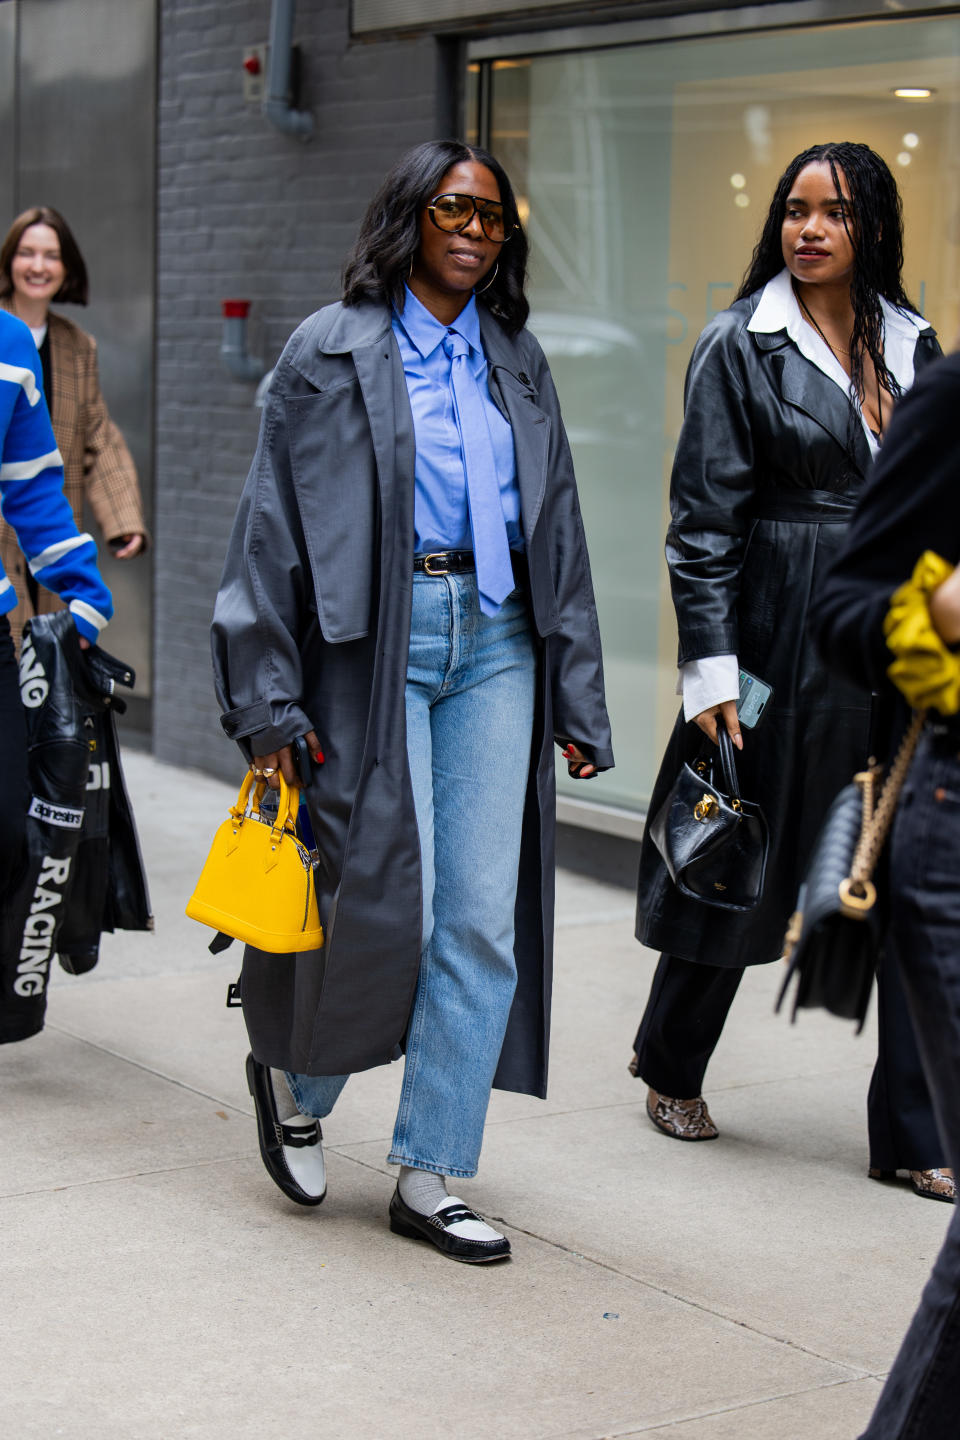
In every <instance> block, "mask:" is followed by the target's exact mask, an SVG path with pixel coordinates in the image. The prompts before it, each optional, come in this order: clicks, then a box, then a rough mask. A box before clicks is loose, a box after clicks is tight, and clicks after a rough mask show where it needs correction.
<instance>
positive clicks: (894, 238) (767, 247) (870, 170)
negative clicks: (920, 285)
mask: <svg viewBox="0 0 960 1440" xmlns="http://www.w3.org/2000/svg"><path fill="white" fill-rule="evenodd" d="M815 164H826V165H829V166H830V174H831V175H832V177H833V183H834V184H835V185H836V187H837V194H838V195H842V194H843V191H842V190H841V188H840V176H839V174H838V171H842V173H843V177H844V179H845V180H846V182H847V190H848V191H849V194H850V205H849V207H848V206H844V212H843V213H844V228H845V229H846V232H847V235H848V236H849V237H850V243H851V245H852V246H853V253H854V264H853V279H852V280H851V282H850V300H851V303H852V305H853V335H852V338H851V342H850V370H851V375H850V379H851V383H852V385H853V388H854V390H855V391H856V393H857V395H859V396H860V397H861V398H862V396H863V393H864V389H863V357H864V355H865V354H866V355H869V356H870V359H871V360H872V361H873V367H874V370H875V371H876V376H877V383H878V385H882V386H883V388H884V390H886V391H887V392H888V394H890V395H893V396H895V397H896V396H898V395H899V394H900V386H899V385H898V384H897V382H896V380H895V379H894V377H893V376H892V375H891V374H890V371H889V370H888V369H887V366H886V363H885V361H884V358H883V313H882V311H881V309H880V296H881V295H882V296H883V298H884V299H885V300H886V301H887V302H888V303H889V304H891V305H895V306H896V307H897V308H898V309H899V310H911V311H916V306H915V305H913V304H911V302H910V300H909V299H908V297H907V295H906V293H905V292H904V288H903V278H902V271H903V204H902V202H901V200H900V192H899V190H898V189H897V182H896V180H894V178H893V176H892V175H891V173H890V170H889V168H888V166H887V164H886V162H885V161H884V160H882V159H881V157H880V156H879V155H878V154H877V152H876V151H875V150H871V149H870V147H869V145H859V144H857V143H855V142H854V141H849V140H840V141H834V142H831V143H829V144H826V145H811V146H810V148H809V149H808V150H804V151H803V152H802V153H801V154H799V155H796V156H794V158H793V159H792V160H791V161H790V164H789V165H788V166H787V168H786V170H784V172H783V174H782V175H781V176H780V179H779V181H778V182H777V188H776V190H775V191H774V195H773V199H772V201H771V202H770V210H769V212H768V214H767V218H766V221H765V222H764V226H763V230H762V231H761V234H760V239H759V240H758V241H757V245H756V249H755V250H754V252H753V258H752V260H751V262H750V265H749V266H748V268H747V272H746V274H745V275H744V277H743V282H742V284H741V286H740V289H739V291H738V292H737V299H738V300H743V299H745V298H746V296H748V295H752V294H753V293H754V291H756V290H760V289H762V288H763V286H764V285H766V283H767V281H768V280H772V279H773V277H774V276H775V275H779V273H780V271H781V270H782V269H783V248H782V245H781V239H780V232H781V227H782V225H783V217H784V213H785V211H786V205H787V200H788V199H789V197H790V191H791V190H792V189H793V185H794V181H795V180H796V178H797V176H798V175H799V174H800V171H801V170H803V169H804V167H805V166H807V165H815ZM848 209H849V211H850V220H849V223H848V220H847V212H848Z"/></svg>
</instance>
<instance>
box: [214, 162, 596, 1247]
mask: <svg viewBox="0 0 960 1440" xmlns="http://www.w3.org/2000/svg"><path fill="white" fill-rule="evenodd" d="M526 257H527V242H526V236H525V235H524V232H523V229H522V227H521V225H520V221H519V216H518V213H517V206H516V202H515V199H514V194H513V189H512V187H511V185H510V181H509V179H508V177H507V175H506V173H505V172H504V170H503V168H502V166H501V165H500V164H499V163H498V162H497V160H496V159H495V158H494V157H493V156H492V155H490V154H488V153H487V152H485V151H482V150H477V149H471V148H469V147H468V146H466V145H463V144H460V143H459V142H456V141H435V142H431V143H430V144H427V145H422V146H419V147H418V148H417V149H416V150H413V151H411V152H410V153H409V154H407V155H405V156H404V157H403V158H402V159H401V160H400V161H398V163H397V164H396V165H395V166H394V168H393V170H392V171H391V172H390V174H389V175H388V176H387V178H386V180H385V181H384V183H383V185H382V186H381V188H380V190H379V192H378V193H377V195H376V196H375V197H374V199H373V200H372V202H371V204H370V206H369V208H368V210H367V214H366V216H365V218H364V221H363V223H362V225H361V228H360V234H359V236H358V238H357V241H356V244H355V245H354V248H353V250H352V252H351V254H350V256H349V258H348V261H347V264H346V268H345V273H344V293H343V301H342V302H341V303H340V304H338V305H332V306H329V307H328V308H327V309H325V310H321V311H319V312H318V313H317V314H315V315H312V316H310V317H309V319H307V320H306V321H305V322H304V324H303V325H302V326H301V327H300V329H299V330H298V331H297V332H296V333H295V334H294V336H293V337H292V338H291V340H290V342H289V344H288V345H287V348H286V350H285V351H284V354H283V356H282V358H281V360H280V363H279V365H278V366H277V369H276V372H275V374H274V379H273V381H272V383H271V387H270V393H269V396H268V401H267V406H266V408H265V411H264V419H263V425H262V429H261V436H260V445H259V449H258V452H257V456H256V458H255V460H254V463H253V467H252V469H251V471H250V476H249V478H248V481H247V485H246V488H245V491H244V495H243V498H242V500H241V503H240V509H239V512H238V514H237V519H236V523H235V527H234V532H233V537H232V540H231V543H230V548H229V552H228V555H227V561H226V566H225V569H224V575H223V581H222V584H221V589H220V594H219V596H218V600H217V605H216V610H215V614H214V657H215V669H216V678H217V690H218V694H219V697H220V700H221V703H222V707H223V712H224V713H223V725H224V729H225V730H226V732H227V734H228V735H229V736H230V737H231V738H232V739H235V740H238V741H239V742H240V744H241V746H242V748H243V751H244V754H245V756H246V757H247V758H248V759H250V760H252V765H253V768H254V774H255V775H258V777H263V778H264V779H265V781H266V782H267V783H269V784H270V785H272V786H275V785H278V784H279V779H278V775H277V772H278V771H279V772H281V773H282V774H283V775H284V776H285V777H286V779H287V781H288V782H292V781H294V780H295V779H296V775H295V772H294V769H293V755H292V751H291V743H292V742H293V741H294V740H296V739H297V737H299V736H303V737H305V739H306V742H307V748H308V749H309V752H310V754H311V756H312V757H313V762H314V763H313V764H312V766H311V770H310V774H309V775H308V776H302V777H301V778H302V779H303V780H304V781H305V782H306V785H305V790H304V796H305V800H306V804H307V807H308V810H309V814H310V819H311V822H312V827H313V833H314V835H315V836H316V839H317V845H318V849H319V853H320V865H319V868H318V869H317V871H316V874H317V877H318V882H317V883H318V892H319V893H318V900H319V908H320V916H321V920H322V923H323V928H324V931H325V932H326V946H325V950H324V951H323V952H307V953H304V954H300V955H296V956H291V957H290V959H289V964H287V965H285V966H283V967H281V966H278V964H277V957H276V956H268V955H263V954H261V953H260V952H259V951H256V950H254V949H252V948H251V947H248V948H247V950H246V953H245V955H244V961H243V977H242V982H241V990H242V995H243V1009H244V1017H245V1019H246V1022H247V1028H248V1031H249V1035H250V1043H251V1050H252V1053H251V1055H250V1056H249V1058H248V1061H247V1075H248V1081H249V1084H250V1088H251V1092H252V1093H253V1095H254V1099H255V1103H256V1109H257V1118H258V1123H259V1133H260V1150H261V1155H262V1157H263V1160H264V1164H265V1166H266V1168H267V1171H268V1173H269V1174H270V1176H271V1178H272V1179H273V1180H274V1182H275V1183H276V1184H277V1185H278V1186H279V1187H280V1188H281V1189H282V1190H283V1192H284V1193H285V1194H286V1195H287V1196H288V1197H289V1198H291V1199H292V1200H295V1201H296V1202H297V1203H299V1204H302V1205H317V1204H319V1203H320V1201H321V1200H322V1199H323V1197H324V1194H325V1192H326V1174H325V1170H324V1165H323V1155H322V1150H321V1146H320V1139H321V1137H320V1126H319V1123H318V1122H319V1120H320V1119H321V1118H322V1117H324V1116H326V1115H327V1114H329V1112H330V1110H331V1109H332V1108H333V1105H334V1103H335V1102H336V1100H337V1098H338V1096H339V1094H340V1092H341V1090H342V1089H343V1087H344V1085H345V1084H346V1082H347V1079H348V1077H349V1074H350V1073H351V1072H353V1071H356V1070H363V1069H368V1068H369V1067H371V1066H373V1065H380V1064H384V1063H386V1062H387V1061H389V1060H391V1059H395V1058H397V1057H398V1056H399V1055H400V1053H401V1049H402V1050H403V1051H405V1054H406V1060H405V1065H404V1077H403V1086H402V1090H401V1095H400V1104H399V1108H398V1111H397V1115H396V1120H395V1125H394V1132H393V1144H392V1146H391V1149H390V1154H389V1155H388V1157H387V1159H388V1163H389V1164H391V1165H396V1166H398V1167H399V1179H398V1183H397V1189H396V1192H395V1194H394V1196H393V1198H392V1200H391V1202H390V1211H389V1214H390V1226H391V1229H392V1230H393V1231H394V1232H395V1233H397V1234H399V1235H403V1236H407V1237H409V1238H413V1239H419V1240H424V1241H427V1242H429V1243H430V1244H432V1245H434V1246H436V1248H437V1249H438V1250H440V1251H441V1252H442V1253H443V1254H444V1255H446V1256H448V1257H449V1258H451V1259H455V1260H460V1261H466V1262H470V1263H477V1262H482V1261H489V1260H499V1259H503V1258H504V1257H505V1256H507V1255H508V1254H509V1253H510V1242H509V1240H508V1239H507V1238H506V1236H504V1235H502V1234H500V1233H499V1232H498V1231H497V1230H496V1229H494V1228H493V1226H491V1225H488V1224H487V1223H486V1222H485V1221H484V1220H482V1219H481V1218H480V1217H479V1216H477V1215H476V1214H474V1213H473V1212H472V1211H471V1210H469V1209H468V1208H467V1207H466V1206H465V1205H464V1204H463V1203H462V1202H461V1201H460V1200H459V1199H457V1198H456V1196H452V1195H448V1194H447V1190H446V1184H445V1177H446V1176H455V1177H457V1179H458V1180H462V1179H464V1178H468V1177H470V1176H472V1175H474V1174H475V1173H476V1169H477V1164H478V1161H479V1155H480V1147H481V1141H482V1138H483V1127H484V1120H485V1116H486V1110H487V1104H488V1101H489V1097H490V1090H491V1086H492V1085H494V1084H495V1085H497V1086H500V1087H501V1088H504V1089H510V1090H519V1091H523V1092H527V1093H531V1094H537V1095H542V1094H543V1093H544V1089H545V1084H546V1064H547V1047H548V1035H547V1026H548V1016H549V1004H548V1003H547V1001H546V999H545V997H547V996H548V995H549V989H550V969H551V959H552V913H553V889H552V886H553V831H554V786H553V770H554V759H553V754H554V749H553V747H554V742H556V744H557V745H559V746H560V747H561V748H562V752H563V755H564V757H565V758H566V760H567V762H568V768H569V773H570V774H571V775H572V776H573V777H575V778H578V779H583V780H586V779H589V778H590V777H591V776H593V775H595V774H597V773H598V771H600V770H605V769H607V768H609V767H610V766H611V765H612V763H613V756H612V753H611V749H610V731H609V723H608V721H607V714H606V706H605V702H604V692H603V677H602V668H601V662H600V639H599V632H598V626H597V618H596V612H595V608H594V602H593V588H592V584H591V581H590V573H589V567H588V563H587V555H586V544H585V541H584V535H583V527H582V523H581V520H580V508H579V503H578V499H577V492H576V484H575V481H574V476H573V467H572V463H571V460H570V451H569V447H568V445H567V440H566V435H565V433H564V428H563V422H562V420H561V417H560V411H559V407H558V404H557V397H556V392H555V390H554V387H553V381H552V379H551V376H550V371H549V369H548V368H547V363H546V360H545V358H544V355H543V351H542V350H541V349H540V346H539V345H538V343H537V341H536V340H535V339H534V338H533V336H532V335H530V334H529V332H528V331H527V330H526V329H525V328H524V327H525V321H526V318H527V310H528V306H527V300H526V295H525V293H524V280H525V270H526Z"/></svg>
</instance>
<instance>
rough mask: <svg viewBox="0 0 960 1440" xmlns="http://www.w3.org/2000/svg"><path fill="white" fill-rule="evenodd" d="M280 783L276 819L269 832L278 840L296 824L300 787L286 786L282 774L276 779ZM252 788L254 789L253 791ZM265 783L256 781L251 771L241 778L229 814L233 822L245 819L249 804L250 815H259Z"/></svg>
mask: <svg viewBox="0 0 960 1440" xmlns="http://www.w3.org/2000/svg"><path fill="white" fill-rule="evenodd" d="M277 778H278V779H279V781H280V800H279V803H278V805H277V818H276V819H275V820H274V821H273V824H272V826H271V830H272V832H273V833H274V835H275V836H276V837H277V838H278V839H279V837H280V835H281V834H282V833H283V831H284V830H290V831H293V830H294V829H295V827H296V823H297V811H298V810H299V808H300V787H299V785H288V784H287V782H286V780H284V778H283V774H282V772H281V773H280V774H279V775H278V777H277ZM254 786H256V788H255V789H254ZM266 789H267V782H266V781H265V780H263V779H258V778H257V777H256V776H255V775H254V773H253V771H252V770H248V771H247V773H246V775H244V777H243V783H242V784H241V786H240V793H239V795H238V796H237V803H236V804H235V805H234V806H233V807H232V808H231V810H230V814H231V815H232V816H233V818H234V820H243V819H245V818H246V814H247V805H248V803H249V804H250V807H251V813H252V814H254V815H259V813H260V802H261V801H262V799H263V797H264V794H265V793H266ZM251 790H253V792H254V793H253V800H252V802H251V801H250V791H251Z"/></svg>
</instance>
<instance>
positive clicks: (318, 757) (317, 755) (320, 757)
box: [313, 746, 326, 765]
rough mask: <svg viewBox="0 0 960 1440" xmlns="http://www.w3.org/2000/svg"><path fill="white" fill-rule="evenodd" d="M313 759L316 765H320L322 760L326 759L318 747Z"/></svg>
mask: <svg viewBox="0 0 960 1440" xmlns="http://www.w3.org/2000/svg"><path fill="white" fill-rule="evenodd" d="M313 758H314V760H316V762H317V764H318V765H322V764H323V762H324V760H325V759H326V756H325V755H324V753H323V751H322V750H321V749H320V747H319V746H317V749H316V750H315V752H314V756H313Z"/></svg>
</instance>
